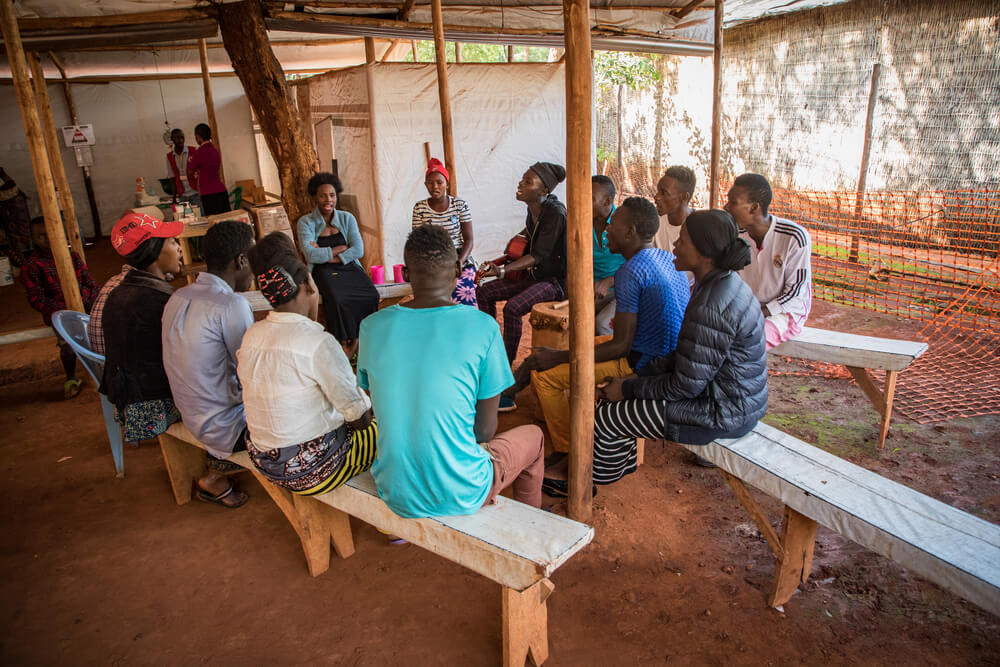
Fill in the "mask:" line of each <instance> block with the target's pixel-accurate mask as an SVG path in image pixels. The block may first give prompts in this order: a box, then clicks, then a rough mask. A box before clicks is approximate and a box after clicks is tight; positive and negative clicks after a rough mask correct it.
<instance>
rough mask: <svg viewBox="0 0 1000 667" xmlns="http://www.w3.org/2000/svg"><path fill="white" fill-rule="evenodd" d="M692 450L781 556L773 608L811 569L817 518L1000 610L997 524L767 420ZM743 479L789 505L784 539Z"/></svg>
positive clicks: (988, 607) (771, 599)
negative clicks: (715, 471) (718, 474)
mask: <svg viewBox="0 0 1000 667" xmlns="http://www.w3.org/2000/svg"><path fill="white" fill-rule="evenodd" d="M687 448H688V449H689V450H691V451H692V452H694V453H696V454H698V455H699V456H702V457H704V458H706V459H708V460H709V461H712V462H713V463H715V464H716V465H717V466H719V468H720V469H721V471H722V474H723V476H724V477H725V478H726V481H727V482H728V483H729V485H730V487H731V488H732V489H733V491H734V492H735V493H736V496H737V498H738V499H739V501H740V503H741V504H742V505H743V507H744V508H745V509H746V510H747V512H749V513H750V516H751V517H752V518H753V520H754V522H755V523H756V524H757V526H758V528H760V531H761V533H762V534H763V535H764V538H765V539H766V540H767V544H768V546H770V547H771V550H772V551H773V552H774V554H775V556H776V557H777V559H778V566H777V568H776V571H775V577H774V582H773V588H772V590H771V594H770V597H769V603H770V604H771V605H772V606H775V607H777V606H780V605H782V604H784V603H785V602H786V601H788V599H789V598H790V597H791V596H792V594H793V593H794V592H795V590H796V589H797V588H798V586H799V584H801V583H805V581H806V579H807V578H808V577H809V571H810V569H811V567H812V557H813V545H814V543H815V538H816V525H817V523H819V524H822V525H824V526H826V527H827V528H829V529H830V530H833V531H835V532H837V533H840V534H841V535H843V536H844V537H846V538H848V539H850V540H852V541H854V542H856V543H858V544H860V545H861V546H864V547H866V548H868V549H871V550H872V551H875V552H877V553H880V554H882V555H883V556H886V557H887V558H891V559H892V560H894V561H896V562H897V563H899V564H901V565H903V566H905V567H906V568H908V569H910V570H911V571H913V572H915V573H917V574H919V575H921V576H923V577H926V578H927V579H930V580H931V581H933V582H934V583H936V584H938V585H939V586H941V587H942V588H944V589H946V590H948V591H951V592H952V593H955V594H956V595H959V596H961V597H963V598H965V599H966V600H969V601H970V602H973V603H975V604H977V605H979V606H980V607H982V608H983V609H986V610H987V611H990V612H992V613H994V614H997V615H1000V526H998V525H996V524H992V523H990V522H988V521H984V520H983V519H979V518H977V517H974V516H972V515H971V514H968V513H966V512H963V511H961V510H959V509H956V508H954V507H952V506H950V505H946V504H945V503H942V502H940V501H938V500H935V499H933V498H930V497H929V496H925V495H924V494H922V493H918V492H916V491H914V490H913V489H910V488H909V487H906V486H904V485H902V484H898V483H896V482H893V481H891V480H888V479H886V478H884V477H882V476H881V475H878V474H876V473H873V472H871V471H869V470H865V469H864V468H861V467H859V466H856V465H854V464H853V463H849V462H847V461H845V460H843V459H841V458H838V457H836V456H834V455H832V454H829V453H827V452H825V451H823V450H821V449H818V448H816V447H813V446H812V445H808V444H806V443H804V442H802V441H801V440H798V439H797V438H794V437H792V436H790V435H787V434H785V433H782V432H781V431H779V430H777V429H775V428H772V427H770V426H768V425H767V424H758V425H757V427H756V428H754V430H753V431H752V432H751V433H749V434H747V435H746V436H744V437H742V438H739V439H737V440H717V441H716V442H713V443H711V444H709V445H706V446H704V447H698V446H694V445H687ZM743 482H746V483H748V484H750V485H751V486H754V487H756V488H758V489H760V490H761V491H763V492H765V493H767V494H769V495H771V496H774V497H775V498H777V499H779V500H780V501H781V502H783V503H784V504H785V509H784V518H783V527H782V532H781V536H780V537H779V536H778V534H777V533H776V531H775V530H774V528H773V527H772V526H771V523H770V521H768V519H767V517H766V516H765V514H764V512H763V511H762V510H761V509H760V507H759V506H758V505H757V503H756V502H755V501H754V499H753V497H752V496H751V495H750V493H749V491H748V490H747V488H746V487H745V486H744V485H743Z"/></svg>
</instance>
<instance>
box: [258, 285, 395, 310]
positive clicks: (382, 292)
mask: <svg viewBox="0 0 1000 667" xmlns="http://www.w3.org/2000/svg"><path fill="white" fill-rule="evenodd" d="M375 290H376V291H377V292H378V295H379V298H380V299H402V298H403V297H406V296H410V295H411V294H413V288H412V287H410V283H383V284H381V285H375ZM238 294H239V295H240V296H242V297H243V298H244V299H246V300H247V301H249V302H250V306H251V308H253V310H254V312H255V313H256V312H260V311H266V310H271V304H270V303H268V302H267V299H265V298H264V295H263V294H261V293H260V290H254V291H251V292H238ZM321 302H322V299H321Z"/></svg>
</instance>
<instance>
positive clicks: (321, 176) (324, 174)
mask: <svg viewBox="0 0 1000 667" xmlns="http://www.w3.org/2000/svg"><path fill="white" fill-rule="evenodd" d="M321 185H332V186H333V191H334V192H336V193H337V196H338V197H339V196H340V193H341V192H343V191H344V186H342V185H341V184H340V179H339V178H337V176H336V175H335V174H331V173H330V172H328V171H321V172H319V173H318V174H316V175H315V176H313V177H312V178H310V179H309V184H308V185H306V190H307V191H308V192H309V196H310V197H315V196H316V193H317V192H319V186H321Z"/></svg>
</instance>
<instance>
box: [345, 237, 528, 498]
mask: <svg viewBox="0 0 1000 667" xmlns="http://www.w3.org/2000/svg"><path fill="white" fill-rule="evenodd" d="M404 258H405V260H406V269H404V271H405V272H406V273H407V274H408V275H407V278H406V279H407V281H408V282H409V283H410V284H411V285H412V287H413V300H412V301H409V302H407V303H405V304H400V305H396V306H391V307H389V308H385V309H383V310H381V311H379V312H377V313H374V314H372V315H369V316H368V317H367V318H365V319H364V321H362V322H361V334H360V338H359V340H360V348H359V351H358V384H359V385H360V386H361V387H362V388H363V389H368V390H370V391H371V397H372V406H373V408H374V411H375V415H376V418H377V419H378V423H379V445H378V456H377V457H376V459H375V462H374V463H373V464H372V476H373V477H374V478H375V484H376V486H377V487H378V492H379V495H380V496H381V497H382V499H383V500H384V501H385V502H386V504H387V505H389V507H390V508H392V510H393V511H394V512H396V514H398V515H400V516H402V517H407V518H418V517H428V516H448V515H456V514H472V513H474V512H476V511H477V510H478V509H479V508H480V507H482V506H483V505H486V504H490V503H492V502H493V501H494V500H495V498H496V496H497V494H498V493H499V492H500V491H501V490H502V489H504V488H506V487H508V486H512V487H513V491H514V499H515V500H518V501H520V502H523V503H527V504H530V505H532V506H534V507H539V506H540V505H541V500H542V493H541V486H542V469H543V465H544V462H543V459H542V455H543V435H542V431H541V429H540V428H538V427H537V426H534V425H530V426H519V427H517V428H514V429H511V430H510V431H506V432H504V433H500V434H496V428H497V407H498V405H499V403H500V392H501V391H503V390H504V389H505V388H506V387H508V386H510V384H511V383H513V381H514V378H513V376H512V375H511V372H510V364H509V362H508V361H507V352H506V349H505V348H504V342H503V337H502V336H501V334H500V327H499V326H498V325H497V322H496V320H494V319H493V318H492V317H490V316H489V315H487V314H486V313H483V312H481V311H479V310H476V309H475V308H468V307H466V306H462V305H455V304H453V303H452V301H451V293H452V291H453V290H454V289H455V282H456V280H457V279H458V278H459V276H461V273H462V267H461V265H460V264H459V263H458V255H457V253H456V251H455V246H454V244H453V243H452V241H451V237H450V236H449V235H448V232H447V230H445V229H444V228H443V227H439V226H437V225H424V226H421V227H417V228H416V229H414V230H413V232H412V233H411V234H410V237H409V239H407V242H406V247H405V249H404Z"/></svg>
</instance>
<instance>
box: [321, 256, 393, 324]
mask: <svg viewBox="0 0 1000 667" xmlns="http://www.w3.org/2000/svg"><path fill="white" fill-rule="evenodd" d="M312 275H313V280H315V281H316V286H317V287H318V288H319V293H320V295H321V296H322V297H323V313H324V315H325V316H326V330H327V331H329V332H330V333H331V334H333V337H334V338H336V339H337V340H339V341H341V342H343V341H345V340H353V339H355V338H357V337H358V329H359V328H360V326H361V320H363V319H365V318H366V317H368V316H369V315H371V314H372V313H374V312H375V311H376V310H378V299H379V297H378V291H377V290H376V289H375V286H374V285H373V284H372V281H371V279H369V278H368V274H367V273H365V270H364V269H362V268H361V267H360V266H358V265H357V264H353V263H352V264H347V265H344V264H317V265H316V266H314V267H313V273H312Z"/></svg>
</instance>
